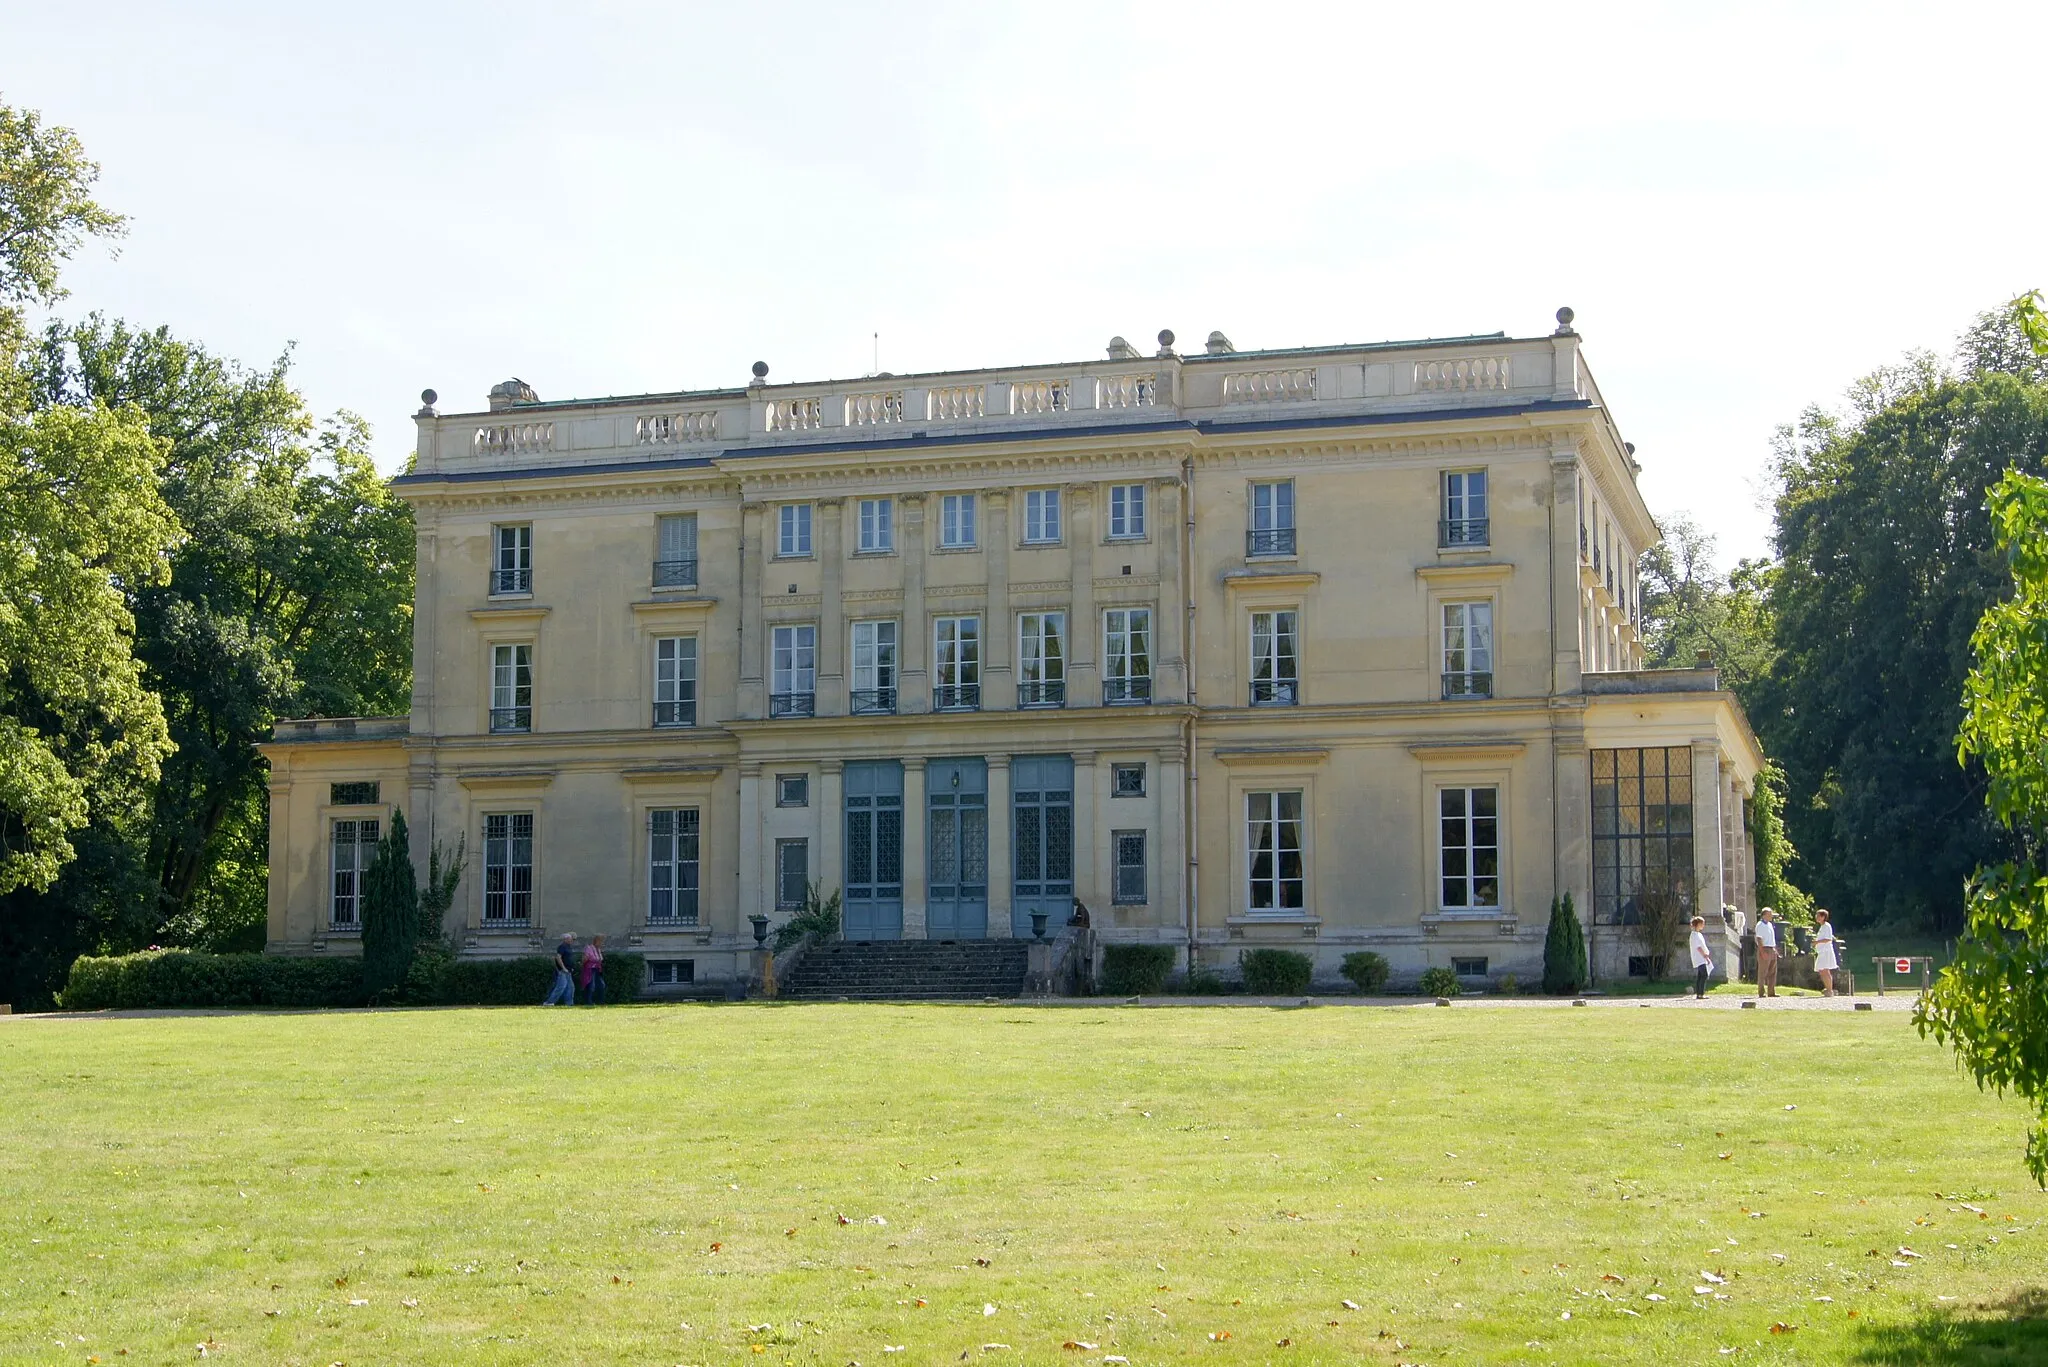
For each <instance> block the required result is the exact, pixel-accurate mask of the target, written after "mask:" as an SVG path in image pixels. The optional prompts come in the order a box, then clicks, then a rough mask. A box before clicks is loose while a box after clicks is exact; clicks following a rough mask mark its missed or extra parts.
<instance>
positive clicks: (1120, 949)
mask: <svg viewBox="0 0 2048 1367" xmlns="http://www.w3.org/2000/svg"><path fill="white" fill-rule="evenodd" d="M1178 952H1179V951H1177V950H1176V949H1175V948H1174V947H1173V946H1172V945H1107V946H1105V947H1104V948H1103V951H1102V990H1103V992H1104V993H1106V994H1107V995H1109V996H1112V997H1148V996H1153V995H1155V994H1157V993H1158V992H1159V991H1160V989H1162V988H1164V987H1165V986H1166V975H1167V974H1169V973H1171V972H1173V960H1174V956H1175V955H1176V954H1177V953H1178Z"/></svg>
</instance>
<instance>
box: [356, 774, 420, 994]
mask: <svg viewBox="0 0 2048 1367" xmlns="http://www.w3.org/2000/svg"><path fill="white" fill-rule="evenodd" d="M419 933H420V889H419V881H418V879H416V878H415V877H414V876H413V870H412V844H411V841H410V839H409V838H408V836H407V835H406V830H405V813H404V812H398V811H394V812H393V813H392V814H391V829H390V830H389V831H387V832H385V834H384V838H383V839H382V840H380V841H378V842H377V856H376V858H374V859H372V860H371V861H370V867H369V868H368V869H366V870H365V871H364V872H363V990H364V991H365V992H366V993H367V994H368V995H369V998H370V1000H371V1001H390V1000H392V999H394V998H396V997H397V996H398V995H399V992H400V990H401V989H402V988H403V987H404V986H405V981H406V973H407V971H408V970H409V969H410V968H411V967H412V951H413V946H414V945H415V944H416V943H417V942H418V939H419Z"/></svg>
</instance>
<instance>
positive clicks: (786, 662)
mask: <svg viewBox="0 0 2048 1367" xmlns="http://www.w3.org/2000/svg"><path fill="white" fill-rule="evenodd" d="M772 640H773V654H774V659H773V660H772V662H771V663H772V673H773V675H774V678H773V686H772V690H771V691H773V692H776V693H781V694H810V693H815V692H816V691H817V677H818V629H817V628H816V627H815V626H793V627H777V628H775V632H774V636H773V638H772Z"/></svg>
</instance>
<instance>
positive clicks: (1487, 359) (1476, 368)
mask: <svg viewBox="0 0 2048 1367" xmlns="http://www.w3.org/2000/svg"><path fill="white" fill-rule="evenodd" d="M1513 383H1514V365H1513V362H1512V361H1511V360H1510V359H1509V358H1508V357H1506V356H1461V357H1458V358H1457V359H1455V360H1444V361H1434V360H1432V361H1417V362H1416V363H1415V390H1416V392H1417V393H1418V394H1433V393H1451V394H1463V393H1469V392H1470V391H1472V390H1479V389H1507V388H1509V387H1510V386H1512V385H1513Z"/></svg>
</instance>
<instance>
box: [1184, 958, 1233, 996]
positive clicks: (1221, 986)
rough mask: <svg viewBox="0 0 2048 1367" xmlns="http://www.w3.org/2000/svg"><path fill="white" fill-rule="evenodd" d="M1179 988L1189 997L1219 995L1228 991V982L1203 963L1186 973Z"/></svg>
mask: <svg viewBox="0 0 2048 1367" xmlns="http://www.w3.org/2000/svg"><path fill="white" fill-rule="evenodd" d="M1181 990H1182V991H1183V992H1185V993H1187V994H1188V995H1189V996H1191V997H1220V996H1222V995H1224V994H1225V993H1226V992H1228V991H1230V984H1229V983H1228V982H1226V981H1225V980H1224V977H1223V975H1222V974H1221V973H1218V972H1217V971H1216V970H1215V969H1213V968H1210V967H1209V966H1208V965H1206V964H1203V965H1200V966H1198V967H1197V968H1196V969H1195V971H1194V972H1192V973H1190V974H1188V976H1187V981H1186V982H1184V983H1182V984H1181Z"/></svg>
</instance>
